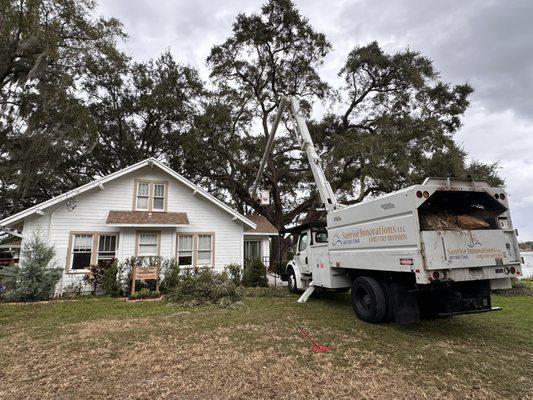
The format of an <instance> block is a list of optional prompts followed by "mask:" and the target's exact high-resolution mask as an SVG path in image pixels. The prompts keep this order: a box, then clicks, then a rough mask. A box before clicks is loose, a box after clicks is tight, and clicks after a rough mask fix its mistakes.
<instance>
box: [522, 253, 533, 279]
mask: <svg viewBox="0 0 533 400" xmlns="http://www.w3.org/2000/svg"><path fill="white" fill-rule="evenodd" d="M520 254H521V255H522V257H524V263H523V264H522V273H523V275H524V277H526V278H532V277H533V251H521V252H520Z"/></svg>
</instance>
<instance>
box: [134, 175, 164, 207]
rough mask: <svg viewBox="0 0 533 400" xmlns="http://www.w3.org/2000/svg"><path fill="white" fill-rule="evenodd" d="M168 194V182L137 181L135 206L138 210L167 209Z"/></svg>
mask: <svg viewBox="0 0 533 400" xmlns="http://www.w3.org/2000/svg"><path fill="white" fill-rule="evenodd" d="M166 195H167V183H166V182H152V181H137V182H136V189H135V204H134V206H135V207H134V208H135V210H138V211H165V210H166V205H167V204H166Z"/></svg>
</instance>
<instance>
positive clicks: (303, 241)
mask: <svg viewBox="0 0 533 400" xmlns="http://www.w3.org/2000/svg"><path fill="white" fill-rule="evenodd" d="M306 248H307V232H304V233H301V234H300V242H299V243H298V251H303V250H305V249H306Z"/></svg>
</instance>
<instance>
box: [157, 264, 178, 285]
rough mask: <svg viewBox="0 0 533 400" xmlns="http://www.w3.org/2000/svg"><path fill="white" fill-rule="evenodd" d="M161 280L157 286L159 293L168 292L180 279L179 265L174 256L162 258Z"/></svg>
mask: <svg viewBox="0 0 533 400" xmlns="http://www.w3.org/2000/svg"><path fill="white" fill-rule="evenodd" d="M161 264H162V266H161V272H162V275H163V280H162V281H161V285H160V286H159V290H160V291H161V293H170V292H171V290H172V289H173V288H174V287H176V286H177V284H178V282H179V280H180V266H179V265H178V262H177V261H176V259H175V258H170V259H166V260H163V262H162V263H161Z"/></svg>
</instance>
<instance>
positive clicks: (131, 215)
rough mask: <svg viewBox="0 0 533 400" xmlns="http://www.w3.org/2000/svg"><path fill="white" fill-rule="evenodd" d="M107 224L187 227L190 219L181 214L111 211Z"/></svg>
mask: <svg viewBox="0 0 533 400" xmlns="http://www.w3.org/2000/svg"><path fill="white" fill-rule="evenodd" d="M106 223H108V224H168V225H187V224H189V219H188V218H187V214H186V213H181V212H150V211H109V214H108V215H107V221H106Z"/></svg>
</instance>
